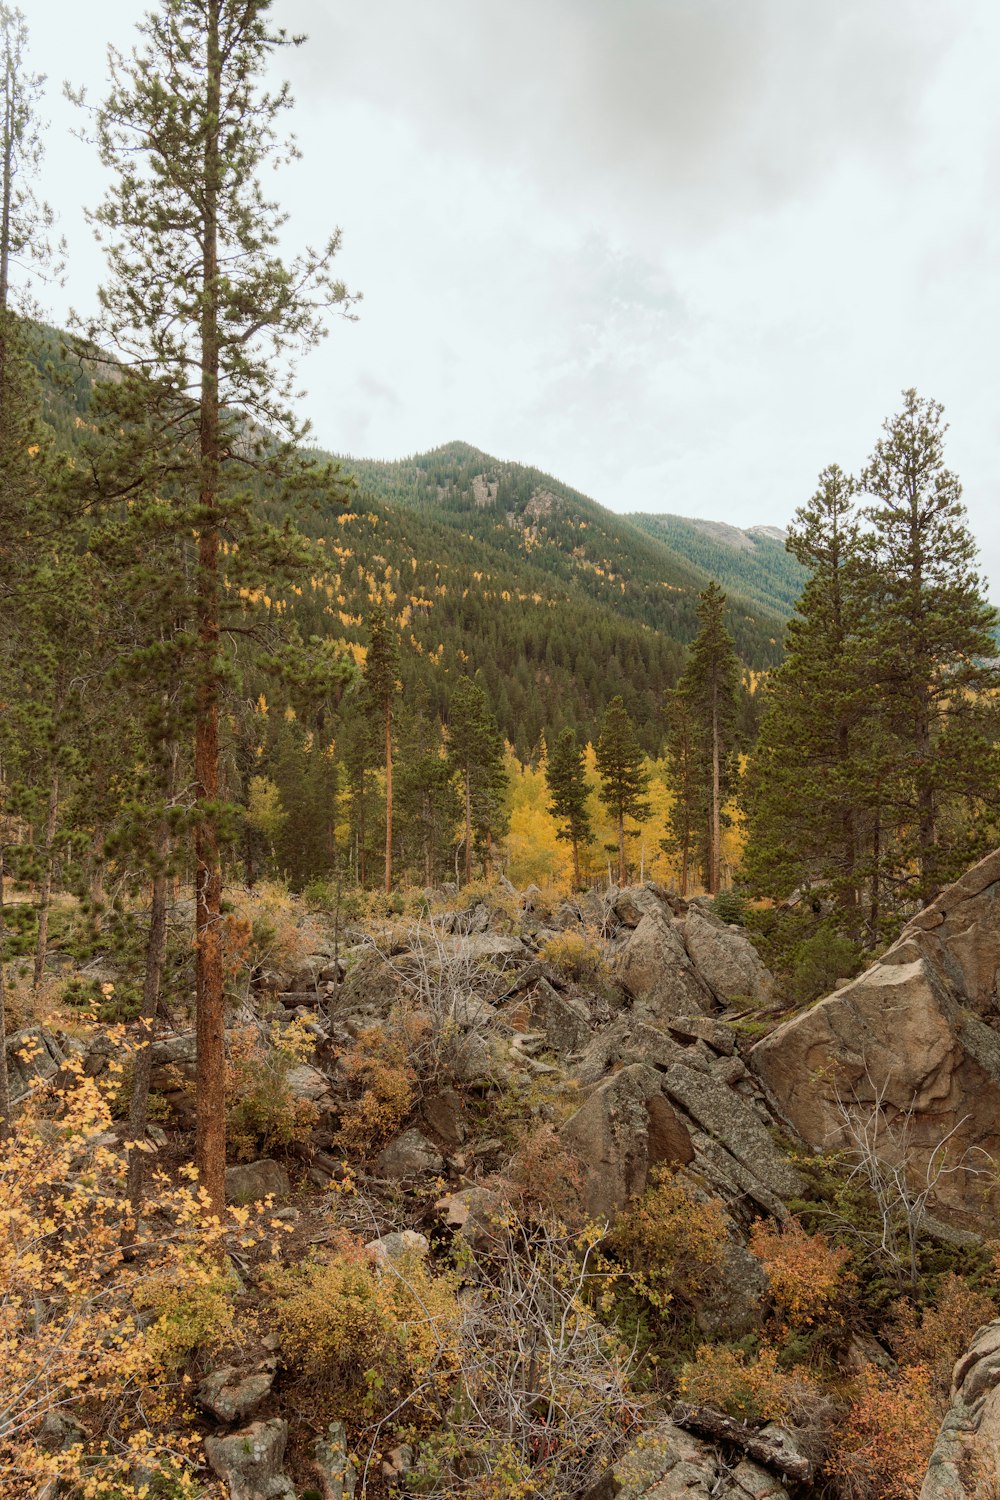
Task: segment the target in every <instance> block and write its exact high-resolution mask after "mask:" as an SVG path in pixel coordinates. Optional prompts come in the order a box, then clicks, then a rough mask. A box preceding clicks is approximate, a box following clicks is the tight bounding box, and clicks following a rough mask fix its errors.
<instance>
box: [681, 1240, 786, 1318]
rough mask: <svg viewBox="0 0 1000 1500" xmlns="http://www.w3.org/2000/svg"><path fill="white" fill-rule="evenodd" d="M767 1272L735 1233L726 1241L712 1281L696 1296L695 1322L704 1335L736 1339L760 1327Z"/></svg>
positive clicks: (764, 1302)
mask: <svg viewBox="0 0 1000 1500" xmlns="http://www.w3.org/2000/svg"><path fill="white" fill-rule="evenodd" d="M767 1295H768V1280H767V1272H766V1271H765V1270H764V1267H763V1266H762V1265H761V1263H760V1261H759V1260H758V1259H757V1257H756V1256H755V1255H751V1254H750V1251H749V1250H748V1249H747V1248H746V1247H745V1245H744V1244H743V1242H742V1241H741V1240H739V1239H737V1238H736V1237H735V1236H733V1237H731V1238H730V1239H728V1240H727V1241H726V1244H725V1247H724V1248H723V1252H722V1265H721V1266H720V1268H719V1274H718V1277H717V1279H716V1280H715V1282H714V1283H713V1284H712V1285H711V1286H709V1287H708V1288H706V1290H705V1291H704V1292H703V1293H702V1295H701V1296H700V1297H699V1299H698V1305H697V1308H696V1310H695V1322H696V1323H697V1325H698V1328H699V1329H700V1331H701V1332H702V1333H703V1334H704V1335H705V1337H706V1338H708V1339H711V1340H713V1341H714V1340H717V1339H725V1340H728V1339H739V1338H742V1337H743V1336H744V1335H745V1334H748V1333H752V1332H753V1331H754V1330H755V1329H758V1328H759V1327H760V1323H761V1311H762V1309H763V1307H764V1306H765V1304H766V1300H767Z"/></svg>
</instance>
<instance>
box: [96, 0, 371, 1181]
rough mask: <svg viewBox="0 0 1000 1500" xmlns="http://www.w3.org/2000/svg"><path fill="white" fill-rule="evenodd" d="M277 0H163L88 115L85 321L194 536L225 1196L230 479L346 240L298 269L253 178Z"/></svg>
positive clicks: (283, 429) (271, 412)
mask: <svg viewBox="0 0 1000 1500" xmlns="http://www.w3.org/2000/svg"><path fill="white" fill-rule="evenodd" d="M269 9H270V6H269V3H268V0H238V3H237V0H160V4H159V5H158V7H157V8H156V9H154V10H153V11H152V12H151V13H150V14H149V15H148V16H147V17H146V19H145V20H144V21H143V22H142V23H141V24H140V27H139V33H140V41H139V44H138V46H137V47H136V49H135V50H134V51H133V52H132V53H130V54H128V55H125V54H122V53H119V52H117V51H115V50H114V49H112V51H111V53H110V57H109V64H110V75H111V87H110V92H109V93H108V95H107V97H106V99H105V101H104V103H103V105H102V106H101V107H100V109H99V110H98V112H97V134H98V144H99V148H100V153H101V159H102V161H103V163H104V165H105V167H106V168H108V169H109V172H110V174H111V177H112V185H111V187H110V188H109V190H108V195H107V197H106V199H105V202H104V204H103V206H102V207H101V209H100V210H99V211H98V212H97V214H96V216H95V217H96V220H97V223H98V226H99V229H100V231H101V232H102V233H103V235H104V238H105V242H106V253H107V257H108V262H109V268H110V281H109V282H108V284H107V285H106V286H105V287H104V288H103V290H102V294H101V302H102V315H101V319H100V322H99V324H98V325H97V326H96V327H95V328H94V329H93V330H91V331H92V334H93V336H94V337H95V338H97V339H98V340H100V341H102V342H103V344H104V346H105V347H106V348H108V349H109V351H110V352H111V353H112V354H113V355H114V356H116V357H117V358H118V359H119V360H120V361H122V362H123V364H124V367H125V372H126V379H125V381H124V382H123V383H122V388H121V399H120V408H121V423H120V429H121V430H122V432H123V433H125V435H126V437H127V435H128V433H129V432H131V433H132V434H133V435H135V434H137V433H138V434H139V435H140V436H141V437H142V438H144V439H153V438H155V442H152V443H151V444H150V443H149V442H147V441H142V442H135V443H133V446H132V450H131V458H132V460H133V463H134V464H135V466H136V475H135V481H134V483H135V488H136V492H137V493H145V494H147V495H148V494H150V493H151V492H152V493H156V494H158V495H160V496H162V497H163V500H164V502H165V503H170V502H172V506H171V515H170V517H169V520H170V524H172V525H174V527H175V528H176V529H177V533H178V535H180V534H181V532H183V531H184V530H185V529H186V530H187V532H188V533H190V532H191V531H193V532H194V533H195V536H196V556H195V560H194V607H193V620H194V640H193V642H192V653H193V658H194V674H193V677H194V718H195V729H194V741H195V748H194V777H195V783H196V790H197V801H198V816H197V819H196V831H195V864H196V916H195V928H196V945H195V955H196V993H197V1038H198V1077H197V1144H196V1155H197V1161H198V1166H199V1170H200V1172H201V1177H202V1181H203V1183H204V1186H205V1187H206V1189H207V1190H208V1192H209V1194H210V1196H211V1198H212V1200H213V1202H215V1203H216V1204H219V1203H221V1202H222V1201H223V1199H224V1191H225V1185H224V1168H225V1116H224V1085H223V1077H224V997H223V977H224V975H223V956H222V948H221V931H222V868H221V858H220V802H221V798H222V786H221V783H220V775H219V755H220V750H219V730H220V706H221V701H222V695H223V686H224V674H225V667H224V659H223V655H224V639H225V638H224V635H223V624H224V615H225V611H226V608H227V604H228V602H229V601H228V599H227V595H228V593H229V592H233V593H237V594H238V591H239V589H240V588H241V587H242V588H243V589H244V590H246V591H247V592H252V582H251V580H252V578H253V575H254V573H255V572H256V576H257V577H259V576H260V573H261V571H264V572H265V576H266V570H267V568H268V564H269V563H270V562H271V560H272V559H271V556H269V552H270V553H272V554H274V553H277V552H279V551H280V546H279V544H280V541H281V539H280V538H278V537H271V538H267V540H268V541H269V542H270V543H271V547H270V548H269V547H268V545H266V544H265V538H264V533H263V532H262V530H261V528H256V530H255V534H254V536H253V539H252V544H251V542H250V537H249V536H248V527H247V525H246V524H245V523H246V520H247V516H248V507H247V503H246V498H245V496H243V495H240V493H239V486H240V481H241V479H245V477H246V473H247V471H248V469H249V470H253V471H256V472H257V473H258V474H262V475H264V476H267V477H269V478H278V477H280V475H281V474H282V473H283V472H287V468H288V465H289V462H290V460H291V452H292V450H291V444H292V442H293V440H295V439H297V438H298V436H299V435H300V430H299V427H298V425H297V424H296V422H295V420H294V417H293V416H292V414H291V412H290V410H289V400H290V395H291V389H290V384H289V379H288V378H282V377H281V375H280V371H281V370H282V369H283V368H284V361H285V356H286V355H287V353H288V350H289V348H290V346H291V345H292V344H295V343H302V342H305V343H308V342H310V341H312V340H313V339H315V338H316V337H317V336H319V334H320V332H321V331H322V330H321V325H320V315H321V312H322V310H323V309H324V308H326V307H328V306H330V305H332V304H336V303H341V304H343V303H344V302H345V300H346V292H345V289H344V287H343V286H342V285H341V284H340V283H338V282H335V281H334V280H333V279H332V278H331V276H330V272H329V267H330V262H331V259H332V257H333V255H334V253H335V251H336V249H337V237H336V236H334V237H333V239H331V240H330V242H329V243H328V244H327V246H326V247H325V248H324V250H323V251H321V252H319V253H317V254H313V253H311V252H309V253H307V254H306V256H305V257H304V258H303V260H302V261H301V262H300V263H297V264H296V265H294V266H291V267H288V266H285V265H284V264H283V262H282V261H281V260H280V258H279V257H278V255H277V254H276V251H275V243H276V237H277V231H278V227H279V225H280V223H281V219H282V216H281V214H280V213H279V211H278V209H277V207H276V205H275V204H274V203H273V202H272V201H271V200H269V199H268V198H267V197H266V196H265V194H264V191H263V188H262V186H261V174H262V172H263V171H264V170H265V169H272V168H273V167H275V166H277V165H279V164H280V163H281V161H282V160H285V159H286V157H287V153H285V152H284V151H283V150H282V149H281V148H280V147H279V146H278V144H277V141H276V135H275V123H276V120H277V118H278V116H279V115H280V114H281V113H282V112H283V110H284V108H285V107H286V105H287V104H288V93H287V90H286V89H285V88H279V89H278V90H277V91H275V92H271V91H269V89H268V88H267V87H266V85H265V83H264V77H265V74H266V72H267V70H268V68H269V66H270V64H271V60H272V56H273V54H274V53H275V51H276V50H277V49H278V48H280V47H281V46H282V45H283V44H284V42H285V37H284V35H283V34H282V33H279V32H275V31H273V30H272V29H271V27H270V26H269V24H268V19H269V18H268V12H269ZM276 372H279V373H276ZM130 377H134V378H130ZM129 403H131V405H130V404H129ZM157 459H160V460H162V466H161V469H160V472H159V473H158V474H154V473H152V472H151V469H152V468H153V466H154V465H155V462H156V461H157ZM119 467H121V466H119ZM120 493H121V494H127V493H128V490H127V488H126V489H125V490H123V491H121V492H120ZM224 542H225V550H224V548H223V543H224ZM286 550H287V549H286Z"/></svg>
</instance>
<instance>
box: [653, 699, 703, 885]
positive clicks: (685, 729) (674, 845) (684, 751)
mask: <svg viewBox="0 0 1000 1500" xmlns="http://www.w3.org/2000/svg"><path fill="white" fill-rule="evenodd" d="M666 721H667V744H666V762H667V766H666V775H665V780H666V783H667V786H668V787H669V788H670V790H671V792H672V793H673V801H672V802H671V804H670V812H669V814H668V821H667V827H668V830H669V831H668V835H667V837H666V838H665V839H663V840H662V841H661V843H662V847H663V852H664V853H665V854H679V855H680V861H681V878H680V894H681V895H682V896H686V895H687V893H688V886H689V884H690V881H691V862H692V858H693V854H694V850H695V847H696V845H697V844H698V843H699V842H700V841H701V835H702V831H703V830H704V828H705V826H706V819H707V816H708V813H707V808H706V804H705V785H704V778H703V776H702V775H701V771H700V766H699V755H698V727H697V724H696V722H695V717H694V712H693V706H692V704H691V701H690V699H689V698H688V697H687V695H686V694H683V693H679V692H677V691H674V692H672V693H670V695H669V696H668V699H667V705H666Z"/></svg>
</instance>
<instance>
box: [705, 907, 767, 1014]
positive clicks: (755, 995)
mask: <svg viewBox="0 0 1000 1500" xmlns="http://www.w3.org/2000/svg"><path fill="white" fill-rule="evenodd" d="M684 944H685V947H686V948H687V951H688V954H689V955H690V957H691V961H692V963H693V964H694V966H695V968H696V969H697V970H698V973H699V974H700V976H701V978H702V979H703V980H704V981H705V982H706V984H707V985H708V986H709V988H710V989H711V990H712V992H713V993H714V994H715V996H716V997H717V998H718V999H719V1000H721V1001H722V1002H723V1003H729V1002H730V1001H734V1000H750V1001H753V1003H754V1004H763V1003H765V1002H766V1001H768V1000H770V998H771V995H772V994H773V992H774V980H773V978H772V976H771V974H770V972H769V971H768V970H767V969H766V968H765V967H764V964H763V962H762V961H761V959H760V956H759V954H758V953H757V950H756V948H755V947H754V946H753V944H752V943H751V941H750V939H749V938H748V937H747V935H746V933H745V932H744V931H743V929H742V928H741V927H736V926H728V925H727V924H726V923H725V922H721V921H720V920H719V919H718V917H715V916H713V915H712V914H711V913H709V912H705V911H702V910H701V909H699V908H698V907H697V906H692V907H691V909H690V911H689V912H688V914H687V916H686V917H685V918H684Z"/></svg>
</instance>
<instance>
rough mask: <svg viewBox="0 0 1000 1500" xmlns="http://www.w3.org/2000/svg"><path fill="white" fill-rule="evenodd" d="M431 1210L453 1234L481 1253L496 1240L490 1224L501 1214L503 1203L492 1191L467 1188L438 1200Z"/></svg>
mask: <svg viewBox="0 0 1000 1500" xmlns="http://www.w3.org/2000/svg"><path fill="white" fill-rule="evenodd" d="M434 1210H435V1212H436V1213H437V1215H438V1217H439V1218H440V1219H441V1220H442V1222H443V1223H444V1224H445V1226H446V1227H447V1228H448V1229H450V1230H451V1231H452V1233H453V1234H458V1235H461V1237H462V1239H464V1240H467V1241H468V1242H469V1244H470V1245H472V1246H473V1248H475V1249H477V1250H483V1249H486V1248H487V1247H488V1246H489V1245H490V1244H492V1242H493V1240H494V1239H495V1238H496V1231H495V1229H494V1227H493V1220H494V1219H495V1218H496V1217H497V1216H498V1215H501V1214H502V1213H503V1211H504V1202H503V1199H502V1198H501V1196H500V1194H499V1193H495V1192H494V1191H493V1190H492V1188H484V1187H467V1188H462V1189H461V1191H460V1192H457V1193H448V1194H447V1195H446V1196H445V1197H444V1198H440V1199H439V1200H438V1201H437V1203H435V1205H434Z"/></svg>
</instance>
